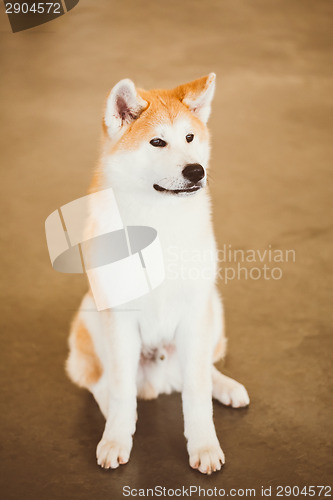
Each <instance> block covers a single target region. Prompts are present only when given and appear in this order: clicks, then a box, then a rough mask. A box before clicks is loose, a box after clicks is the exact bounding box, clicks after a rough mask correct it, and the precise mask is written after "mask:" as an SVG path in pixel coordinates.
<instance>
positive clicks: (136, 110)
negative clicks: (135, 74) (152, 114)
mask: <svg viewBox="0 0 333 500" xmlns="http://www.w3.org/2000/svg"><path fill="white" fill-rule="evenodd" d="M147 106H148V103H147V102H146V101H145V100H143V99H142V98H141V97H140V96H139V94H138V93H137V90H136V88H135V85H134V83H133V82H132V80H129V79H128V78H126V79H125V80H120V82H118V83H117V84H116V85H115V86H114V87H113V89H112V90H111V92H110V94H109V96H108V98H107V102H106V109H105V115H104V122H105V125H106V126H107V129H108V133H109V135H110V137H113V136H114V135H116V134H117V133H118V132H119V131H120V130H121V129H122V128H123V127H124V126H126V125H129V124H130V123H131V122H132V121H134V120H136V119H137V118H139V116H140V114H141V113H142V111H143V110H144V109H145V108H146V107H147Z"/></svg>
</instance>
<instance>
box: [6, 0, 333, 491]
mask: <svg viewBox="0 0 333 500" xmlns="http://www.w3.org/2000/svg"><path fill="white" fill-rule="evenodd" d="M332 16H333V4H332V2H331V1H323V0H316V1H315V2H311V1H309V0H302V1H296V0H279V1H277V0H269V1H264V0H251V1H246V0H229V1H226V0H216V1H214V0H208V1H205V2H199V1H197V0H192V1H188V0H182V1H181V2H180V1H175V0H170V1H168V2H162V1H161V2H160V1H155V2H153V1H148V0H145V1H143V0H127V1H126V2H111V1H110V0H104V1H102V0H99V1H98V2H92V1H90V2H89V1H88V0H81V1H80V3H79V5H78V6H77V7H76V8H75V9H73V11H72V12H70V13H68V14H66V15H65V16H63V17H62V18H60V19H58V20H55V21H53V22H52V23H48V24H45V25H43V26H40V27H38V28H35V29H33V30H29V31H26V32H21V33H16V34H12V33H11V32H10V29H9V23H8V20H7V19H6V16H5V14H4V9H3V5H2V4H1V8H0V22H1V25H0V40H1V49H0V50H1V59H2V64H1V87H0V88H1V111H2V113H1V115H2V124H1V135H0V155H1V182H0V186H1V204H2V210H1V227H2V231H1V241H2V253H1V255H2V257H1V260H2V271H1V281H2V287H1V293H2V310H3V312H2V315H1V335H2V348H1V354H2V357H3V360H2V363H1V375H0V376H1V385H2V389H3V391H2V392H3V396H4V397H3V399H2V407H1V425H0V432H1V459H2V466H1V469H2V475H1V491H2V493H3V495H2V497H3V498H6V499H21V498H31V499H36V498H40V499H43V500H44V499H49V500H53V499H58V498H59V499H67V498H68V499H71V500H74V499H80V500H83V499H89V500H90V499H94V500H95V499H96V500H101V499H105V498H116V499H118V498H122V486H123V485H130V486H131V487H137V488H138V487H153V486H155V485H162V486H167V487H178V486H180V485H191V484H192V485H201V486H206V487H208V486H209V487H214V486H218V487H220V488H222V487H223V488H226V489H228V488H252V487H253V488H257V495H258V496H259V493H260V486H261V485H263V486H265V487H268V486H269V485H273V486H274V487H275V486H276V485H278V484H282V485H298V486H303V485H317V484H319V485H324V484H327V483H329V481H330V475H329V472H331V471H332V462H331V449H330V444H331V438H332V411H331V410H332V404H331V400H332V397H331V396H332V376H331V372H332V365H331V359H330V358H331V353H332V340H331V334H332V281H331V274H332V260H331V259H332V196H333V193H332V160H333V155H332V153H333V144H332V125H333V52H332V46H333V29H332ZM210 71H215V72H216V73H217V77H218V84H217V92H216V98H215V101H214V110H213V114H212V118H211V121H210V125H211V130H212V134H213V143H212V146H213V154H212V182H211V190H212V195H213V201H214V220H215V227H216V232H217V236H218V242H219V246H220V247H221V248H223V245H224V244H225V245H232V247H233V248H238V249H244V250H245V249H259V250H261V251H263V250H265V249H267V248H268V247H269V245H272V248H273V249H281V250H283V251H285V250H287V249H292V250H295V252H296V262H285V263H282V264H278V265H279V266H280V267H281V268H282V271H283V276H282V279H280V280H272V279H271V280H265V279H260V280H257V281H256V280H245V279H244V277H243V278H242V279H240V280H234V281H232V282H230V283H228V284H224V283H222V282H221V286H220V288H221V291H222V293H223V296H224V298H225V306H226V319H227V329H228V336H229V355H228V358H227V360H226V363H225V368H224V369H225V372H226V373H227V374H230V375H232V376H235V377H236V378H237V379H239V380H241V381H243V382H244V383H245V384H246V385H247V387H248V389H249V392H250V395H251V399H252V405H251V407H250V408H249V409H248V410H241V411H237V410H232V409H229V408H224V407H222V406H220V405H215V421H216V427H217V431H218V434H219V436H220V438H221V441H222V444H223V447H224V450H225V452H226V456H227V464H226V466H225V468H224V470H223V472H222V473H220V474H216V475H214V476H212V477H210V478H206V477H201V476H200V475H199V474H198V473H197V472H194V471H192V470H190V468H189V467H188V465H187V456H186V451H185V442H184V438H183V435H182V416H181V407H180V397H179V395H173V396H170V397H161V398H160V399H158V400H156V401H153V402H143V403H140V404H139V421H138V428H137V433H136V436H135V442H134V449H133V454H132V459H131V461H130V463H129V464H128V465H127V466H126V467H121V468H120V469H118V470H116V471H114V472H105V471H102V470H100V469H98V467H97V465H96V464H95V457H94V455H95V446H96V443H97V442H98V440H99V438H100V435H101V433H102V430H103V420H102V417H101V416H100V414H99V412H98V410H97V407H96V405H95V403H94V402H93V400H92V398H91V397H90V396H89V395H88V393H86V392H84V391H80V390H78V389H77V388H75V387H74V386H73V385H71V384H70V383H69V381H68V380H67V379H66V377H65V374H64V370H63V364H64V360H65V357H66V350H67V347H66V337H67V332H68V325H69V322H70V319H71V317H72V314H73V311H74V310H75V308H76V307H77V305H78V302H79V300H80V297H81V295H82V293H83V291H84V289H85V282H84V279H83V277H81V276H65V275H61V274H58V273H56V272H54V271H53V270H52V268H51V266H50V263H49V259H48V254H47V248H46V244H45V237H44V220H45V218H46V217H47V215H48V214H49V213H50V212H52V211H53V210H54V209H55V208H57V207H58V206H60V205H62V204H64V203H66V202H68V201H70V200H73V199H75V198H77V197H79V196H81V195H82V194H84V193H85V190H86V188H87V186H88V183H89V179H90V173H91V169H92V166H93V164H94V162H95V159H96V156H97V150H98V137H99V131H100V117H101V109H102V104H103V99H104V96H105V94H106V92H107V91H108V89H109V88H110V87H111V86H112V85H113V84H114V83H115V82H116V81H117V80H119V79H120V78H123V77H131V78H132V79H133V80H134V81H135V82H137V83H138V84H139V85H140V86H144V87H147V88H149V87H153V86H158V87H163V86H165V87H168V86H174V85H177V84H178V83H180V82H185V81H187V80H191V79H193V78H196V77H198V76H201V75H204V74H207V73H208V72H210ZM248 267H250V264H248Z"/></svg>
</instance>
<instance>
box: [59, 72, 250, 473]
mask: <svg viewBox="0 0 333 500" xmlns="http://www.w3.org/2000/svg"><path fill="white" fill-rule="evenodd" d="M214 87H215V74H214V73H211V74H210V75H208V76H206V77H203V78H199V79H197V80H195V81H193V82H190V83H187V84H185V85H180V86H179V87H176V88H174V89H172V90H151V91H144V90H141V89H136V87H135V85H134V84H133V82H132V81H131V80H122V81H120V82H119V83H118V84H117V85H116V86H115V87H114V88H113V89H112V90H111V92H110V94H109V97H108V99H107V103H106V109H105V115H104V120H103V142H102V151H101V157H100V161H99V163H98V167H97V169H96V173H95V176H94V179H93V184H92V191H97V190H101V189H106V188H109V187H112V188H113V191H114V193H115V195H116V199H117V203H118V206H119V210H120V213H121V216H122V218H123V221H124V223H125V224H126V225H148V226H151V227H153V228H155V229H156V230H157V232H158V235H159V239H160V241H161V245H162V248H163V252H164V260H165V267H166V270H167V271H168V259H170V252H169V250H168V249H170V248H171V247H172V253H173V256H174V253H175V251H176V252H178V254H179V259H178V260H176V266H177V265H178V266H179V274H178V275H177V273H175V261H174V260H173V263H172V264H173V273H172V277H170V276H168V272H167V276H166V279H165V281H164V282H163V283H162V284H161V285H160V286H159V287H158V288H156V289H155V290H153V291H152V292H151V293H150V294H148V295H145V296H144V297H141V298H140V299H137V301H135V304H136V305H137V306H138V307H133V308H131V309H130V310H128V311H126V312H125V311H113V310H112V309H109V310H106V311H103V312H100V313H97V312H95V313H92V312H89V310H90V311H91V310H92V309H94V308H95V306H94V299H93V297H92V294H91V292H88V293H87V295H86V296H85V297H84V299H83V302H82V304H81V307H80V309H79V311H78V313H77V315H76V317H75V319H74V321H73V325H72V329H71V334H70V339H69V344H70V354H69V358H68V360H67V372H68V374H69V376H70V378H71V379H72V380H73V381H74V382H75V383H76V384H78V385H79V386H81V387H86V388H87V389H89V390H90V391H91V392H92V394H93V395H94V397H95V399H96V401H97V403H98V405H99V407H100V409H101V411H102V413H103V414H104V416H105V418H106V424H105V430H104V433H103V436H102V439H101V441H100V442H99V444H98V446H97V462H98V464H99V465H100V466H101V467H104V468H112V469H114V468H116V467H118V466H119V464H125V463H126V462H128V460H129V457H130V453H131V448H132V442H133V434H134V432H135V426H136V418H137V416H136V406H137V397H141V398H144V399H151V398H155V397H157V396H158V395H159V394H160V393H170V392H172V391H181V393H182V402H183V413H184V425H185V436H186V439H187V448H188V453H189V462H190V466H191V467H193V468H195V469H198V470H199V471H200V472H202V473H206V474H210V473H211V472H213V471H217V470H220V469H221V466H222V465H223V463H224V454H223V452H222V449H221V447H220V444H219V441H218V438H217V436H216V432H215V427H214V423H213V409H212V397H214V398H215V399H217V400H218V401H220V402H221V403H223V404H225V405H231V406H233V407H235V408H238V407H242V406H247V405H248V404H249V397H248V394H247V392H246V390H245V388H244V387H243V386H242V385H241V384H239V383H238V382H236V381H234V380H233V379H231V378H229V377H227V376H225V375H222V374H221V373H220V372H219V371H218V370H217V369H216V368H215V367H214V363H215V362H216V361H218V360H219V359H221V358H222V357H223V355H224V353H225V347H226V340H225V336H224V331H223V330H224V329H223V309H222V304H221V300H220V297H219V294H218V291H217V288H216V284H215V281H216V279H215V275H216V268H217V263H216V259H215V258H213V259H211V261H210V262H209V263H208V264H207V260H205V261H204V262H199V260H200V259H197V260H196V262H195V263H193V261H192V262H186V261H184V259H182V258H181V256H182V255H184V254H185V253H186V252H193V250H195V251H196V252H197V253H198V252H202V253H203V254H204V253H206V254H207V253H208V254H210V255H214V254H215V252H216V243H215V238H214V233H213V228H212V222H211V203H210V197H209V193H208V189H207V186H206V183H207V169H208V161H209V149H210V147H209V133H208V129H207V126H206V123H207V120H208V117H209V114H210V108H211V101H212V98H213V94H214ZM105 217H106V215H105V213H103V207H102V206H98V205H96V206H94V207H92V210H91V214H90V222H89V224H88V229H87V231H88V237H90V238H93V237H94V230H95V229H94V228H101V227H102V226H103V224H106V221H105ZM187 265H188V266H191V267H193V265H195V266H196V268H197V270H198V273H196V278H195V279H190V278H186V273H185V277H184V267H185V270H186V266H187ZM207 265H208V267H209V269H208V271H210V272H207ZM203 266H204V267H205V272H201V271H202V270H203V269H202V268H203ZM180 268H181V269H182V272H180ZM101 286H103V287H104V288H105V283H103V284H101ZM112 286H113V287H114V284H112ZM103 293H105V294H106V295H107V293H108V290H107V288H106V289H105V290H103Z"/></svg>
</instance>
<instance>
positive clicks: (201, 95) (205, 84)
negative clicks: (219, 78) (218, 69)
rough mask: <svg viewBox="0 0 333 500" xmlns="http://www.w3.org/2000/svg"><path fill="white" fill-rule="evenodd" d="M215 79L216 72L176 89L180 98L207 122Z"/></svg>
mask: <svg viewBox="0 0 333 500" xmlns="http://www.w3.org/2000/svg"><path fill="white" fill-rule="evenodd" d="M215 79H216V75H215V73H209V75H208V76H203V77H202V78H198V79H197V80H194V81H193V82H189V83H185V84H184V85H180V86H179V87H177V88H176V89H175V91H176V93H177V95H178V98H179V99H180V100H181V101H182V102H183V103H184V104H185V106H187V107H188V108H189V110H190V111H192V113H194V114H195V115H196V116H197V117H198V118H199V119H200V120H201V121H202V122H203V123H205V124H206V123H207V121H208V118H209V115H210V110H211V102H212V99H213V96H214V91H215Z"/></svg>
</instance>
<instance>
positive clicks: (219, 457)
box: [190, 443, 225, 474]
mask: <svg viewBox="0 0 333 500" xmlns="http://www.w3.org/2000/svg"><path fill="white" fill-rule="evenodd" d="M224 463H225V458H224V453H223V451H222V449H221V447H220V445H219V444H218V443H217V444H216V445H212V446H207V447H202V448H199V449H197V450H192V451H191V452H190V466H191V467H192V469H197V470H198V471H199V472H201V473H202V474H211V473H212V472H216V471H218V470H221V468H222V466H223V464H224Z"/></svg>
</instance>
